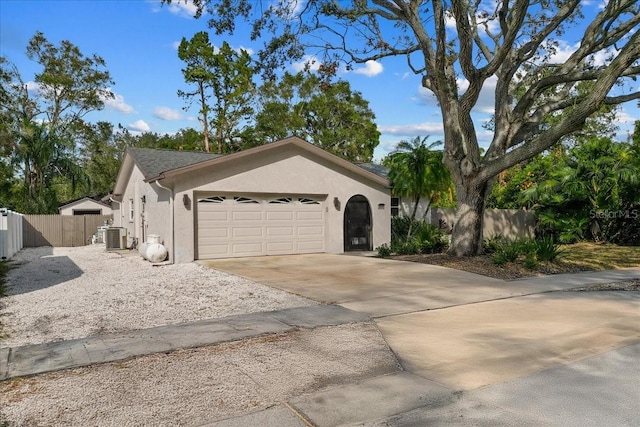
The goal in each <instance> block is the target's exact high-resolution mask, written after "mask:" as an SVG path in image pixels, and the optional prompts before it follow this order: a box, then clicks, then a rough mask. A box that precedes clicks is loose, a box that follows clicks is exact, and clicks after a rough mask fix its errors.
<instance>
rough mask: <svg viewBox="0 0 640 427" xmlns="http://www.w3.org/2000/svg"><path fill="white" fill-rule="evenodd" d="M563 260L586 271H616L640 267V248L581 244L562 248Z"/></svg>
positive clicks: (604, 244)
mask: <svg viewBox="0 0 640 427" xmlns="http://www.w3.org/2000/svg"><path fill="white" fill-rule="evenodd" d="M562 249H563V253H562V255H563V256H562V260H563V261H564V262H565V263H568V264H573V265H575V266H576V267H580V268H581V269H584V270H596V271H597V270H616V269H618V268H628V267H638V266H640V247H638V246H617V245H612V244H607V243H590V242H580V243H574V244H572V245H566V246H563V247H562Z"/></svg>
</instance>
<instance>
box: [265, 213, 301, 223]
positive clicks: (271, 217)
mask: <svg viewBox="0 0 640 427" xmlns="http://www.w3.org/2000/svg"><path fill="white" fill-rule="evenodd" d="M294 217H295V212H293V211H290V210H289V211H282V212H267V221H292V220H293V219H294Z"/></svg>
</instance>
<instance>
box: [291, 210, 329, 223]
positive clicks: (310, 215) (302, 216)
mask: <svg viewBox="0 0 640 427" xmlns="http://www.w3.org/2000/svg"><path fill="white" fill-rule="evenodd" d="M296 219H297V220H298V221H321V220H322V219H323V215H322V211H320V212H318V211H315V212H313V211H302V212H296Z"/></svg>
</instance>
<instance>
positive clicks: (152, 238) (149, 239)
mask: <svg viewBox="0 0 640 427" xmlns="http://www.w3.org/2000/svg"><path fill="white" fill-rule="evenodd" d="M147 243H160V235H159V234H149V237H147Z"/></svg>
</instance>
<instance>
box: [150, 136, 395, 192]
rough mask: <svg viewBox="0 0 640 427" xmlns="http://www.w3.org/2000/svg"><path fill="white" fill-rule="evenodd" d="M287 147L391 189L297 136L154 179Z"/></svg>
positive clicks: (381, 178) (379, 177) (362, 169)
mask: <svg viewBox="0 0 640 427" xmlns="http://www.w3.org/2000/svg"><path fill="white" fill-rule="evenodd" d="M287 145H294V146H297V147H299V148H302V149H304V150H305V151H308V152H311V153H312V154H315V155H317V156H319V157H321V158H323V159H325V160H328V161H330V162H331V163H333V164H336V165H338V166H341V167H343V168H345V169H347V170H349V171H351V172H354V173H356V174H357V175H360V176H362V177H364V178H367V179H369V180H371V181H374V182H376V183H378V184H380V185H384V186H386V187H389V186H390V185H389V180H388V179H387V178H386V177H384V176H383V175H381V174H377V173H375V172H373V171H372V170H370V169H367V168H365V167H361V166H360V165H358V164H355V163H351V162H350V161H348V160H345V159H343V158H341V157H338V156H336V155H335V154H332V153H330V152H328V151H326V150H324V149H322V148H320V147H318V146H316V145H314V144H311V143H310V142H307V141H305V140H303V139H301V138H298V137H296V136H292V137H289V138H285V139H282V140H280V141H276V142H272V143H269V144H265V145H260V146H257V147H254V148H250V149H248V150H243V151H239V152H236V153H233V154H227V155H224V156H218V157H216V158H213V159H211V160H207V161H203V162H200V163H198V164H191V165H185V166H183V167H179V168H176V169H173V170H170V171H166V172H164V173H162V175H161V176H158V177H154V178H158V179H163V178H166V177H170V176H171V177H175V176H178V175H181V174H183V173H187V172H192V171H194V170H197V169H198V168H203V167H209V166H215V165H220V166H221V165H223V164H224V163H226V162H232V161H234V160H239V159H242V158H246V157H249V156H260V155H263V154H264V153H265V152H266V151H268V150H275V149H278V148H281V147H285V146H287Z"/></svg>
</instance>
